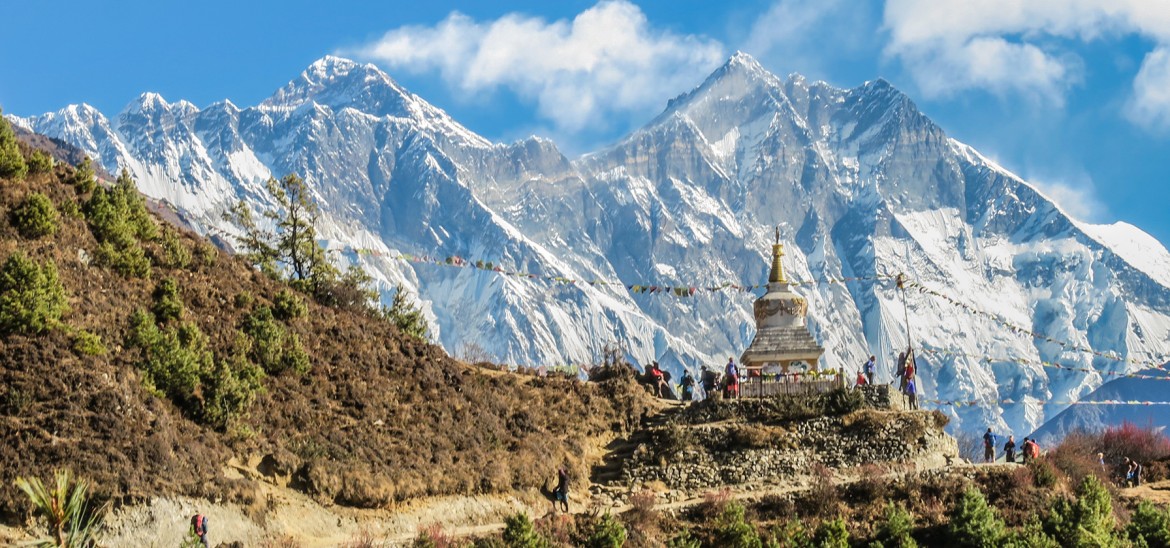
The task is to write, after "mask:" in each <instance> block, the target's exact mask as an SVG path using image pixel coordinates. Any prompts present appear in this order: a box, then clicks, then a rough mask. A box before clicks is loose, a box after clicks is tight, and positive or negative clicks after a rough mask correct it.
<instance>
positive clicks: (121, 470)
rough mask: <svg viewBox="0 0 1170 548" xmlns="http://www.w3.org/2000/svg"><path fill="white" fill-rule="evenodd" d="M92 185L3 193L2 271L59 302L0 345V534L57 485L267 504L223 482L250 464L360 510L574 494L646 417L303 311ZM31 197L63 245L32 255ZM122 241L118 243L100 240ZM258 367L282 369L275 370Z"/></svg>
mask: <svg viewBox="0 0 1170 548" xmlns="http://www.w3.org/2000/svg"><path fill="white" fill-rule="evenodd" d="M0 123H2V122H0ZM21 150H22V152H23V154H24V155H25V157H26V158H28V157H29V155H30V149H28V148H27V146H25V145H21ZM87 178H88V176H80V177H79V176H78V175H77V173H76V172H75V170H74V169H73V168H70V167H67V166H62V165H58V166H56V167H54V168H53V169H51V170H50V171H48V172H43V173H30V174H29V175H28V176H27V177H26V178H24V180H15V179H3V178H0V263H3V262H5V261H8V260H9V259H10V258H11V257H13V256H16V255H22V256H25V257H27V258H28V259H31V260H32V261H33V263H34V264H37V265H41V266H44V265H47V264H48V263H53V264H55V266H56V270H57V272H58V278H59V281H60V285H61V287H62V288H63V290H64V295H65V298H66V302H67V310H66V311H65V312H64V313H63V314H62V315H61V316H60V319H59V320H51V321H49V322H47V325H46V327H47V329H46V330H45V331H44V332H41V333H36V332H35V331H26V332H21V331H19V330H8V332H6V333H4V334H3V335H2V336H0V381H2V384H0V386H3V388H2V389H0V390H2V392H0V413H2V415H0V417H2V420H0V440H3V442H2V443H0V462H4V463H6V464H5V466H3V467H2V468H0V516H2V517H3V519H4V521H5V522H8V523H18V522H21V521H22V520H23V517H24V515H25V512H26V506H27V504H26V501H25V498H24V496H23V494H20V493H19V492H18V491H17V490H16V488H15V487H14V486H13V480H14V479H15V478H16V477H18V476H29V475H35V476H39V477H49V475H50V474H51V472H52V470H54V469H57V468H61V467H66V468H71V469H73V470H74V471H75V472H77V473H78V474H79V475H82V476H85V477H88V478H90V479H92V480H93V481H94V483H95V486H96V487H95V488H96V492H97V494H98V495H99V497H101V498H103V499H108V500H113V501H115V502H117V503H120V504H129V503H135V502H142V501H146V500H149V499H151V498H153V497H158V496H165V495H188V496H198V497H206V498H209V499H216V500H228V501H236V502H239V503H241V504H243V505H244V506H245V507H248V506H255V505H263V504H265V501H264V500H263V499H262V498H261V497H258V495H257V493H258V491H257V483H256V482H255V481H252V480H248V479H241V478H239V477H238V474H235V475H229V474H226V473H225V469H226V468H227V466H228V463H229V462H258V463H259V465H258V469H259V470H260V471H261V473H262V474H264V475H266V476H268V477H267V479H268V480H269V481H270V482H279V483H281V484H287V485H288V486H289V487H291V488H292V489H294V490H296V491H298V492H301V493H304V494H307V495H309V496H311V497H312V498H314V499H315V500H317V501H319V502H321V503H326V504H338V505H344V506H353V507H363V508H382V507H387V506H389V505H392V504H395V503H397V502H401V501H404V500H407V499H412V498H417V497H425V496H436V495H449V494H490V493H501V492H512V491H514V490H525V489H529V488H533V487H536V486H540V485H543V484H544V481H545V480H546V479H548V478H550V477H555V473H554V471H555V469H556V467H557V466H559V465H560V464H561V463H566V464H568V465H569V466H570V468H571V469H572V470H574V473H577V474H581V475H585V474H586V473H587V466H586V459H587V458H588V455H589V454H591V450H592V448H593V447H594V446H595V444H596V443H598V442H604V441H605V440H607V439H609V438H611V437H613V436H615V435H618V434H620V433H622V432H624V431H626V430H627V429H629V428H630V427H631V426H632V425H633V424H634V423H636V421H637V417H639V416H640V414H641V413H642V409H643V407H644V405H645V404H644V400H643V398H642V396H641V392H636V391H634V390H633V384H632V382H631V381H630V380H629V378H628V377H619V378H616V379H613V380H611V381H608V382H605V383H600V384H595V383H589V384H586V383H580V382H577V381H576V380H570V379H567V378H563V377H549V378H537V377H526V376H520V375H502V374H499V373H498V372H494V371H488V370H482V369H480V368H477V367H474V366H469V365H467V364H465V363H461V362H459V361H456V360H454V359H452V358H450V357H449V356H448V355H447V354H446V353H444V352H443V351H442V349H441V348H439V347H436V346H433V345H431V344H427V343H425V342H422V341H419V340H416V339H414V338H411V337H408V336H405V335H403V334H402V333H400V332H399V331H398V330H397V329H396V328H395V327H394V326H393V325H392V324H391V323H390V322H388V321H385V320H382V319H379V318H377V317H375V316H373V315H371V314H368V313H363V312H360V311H346V310H340V309H335V308H330V307H325V306H321V305H318V304H316V303H315V302H313V301H312V300H311V299H309V298H307V297H305V296H303V295H297V294H295V292H292V291H291V290H290V289H289V287H288V286H286V285H285V284H284V283H283V282H280V281H277V280H274V279H272V278H270V277H268V276H266V275H264V274H262V273H260V272H259V271H257V270H256V269H254V268H253V267H252V266H251V265H250V264H247V263H246V262H245V261H244V260H242V259H241V258H238V257H234V256H231V255H229V254H227V253H225V252H224V251H222V250H219V249H217V248H215V247H214V246H212V245H211V244H210V243H209V242H208V241H206V240H204V239H202V238H200V237H198V236H196V235H194V234H192V233H190V232H185V231H181V230H179V229H177V228H175V227H174V226H172V225H170V224H168V223H166V222H165V221H162V220H161V219H160V218H158V217H157V216H156V215H154V214H153V213H150V214H147V213H146V209H145V207H144V204H143V202H142V198H141V196H139V195H138V194H137V193H136V192H131V193H129V194H126V195H123V194H120V192H121V191H122V190H124V189H125V188H132V187H127V186H123V187H119V188H105V189H103V188H102V187H100V186H95V185H93V183H92V181H90V182H89V183H85V182H83V181H82V179H87ZM95 188H96V190H95ZM36 193H40V194H43V195H45V196H47V197H48V201H49V202H51V203H52V206H53V209H55V210H56V211H57V212H59V213H58V220H57V222H56V223H55V224H56V225H57V230H56V231H55V233H53V234H47V235H43V236H40V237H35V238H32V237H27V235H22V234H23V232H22V231H18V229H17V228H16V226H15V225H16V224H18V221H17V219H18V217H20V215H21V214H19V213H17V211H18V210H21V211H23V207H24V206H23V204H25V203H26V201H28V200H29V197H30V196H33V195H34V194H36ZM99 193H100V194H102V195H103V196H106V197H107V198H108V201H107V203H106V207H114V206H111V205H110V203H113V204H115V205H118V204H119V203H121V202H119V199H121V198H118V197H119V196H123V197H124V202H125V203H121V206H119V207H124V209H125V211H122V210H117V209H115V210H112V211H115V212H117V213H121V214H123V215H122V217H123V218H122V219H121V220H119V219H112V218H111V215H110V214H109V212H110V211H111V210H108V209H106V210H103V209H101V208H99V207H97V206H94V205H93V204H94V196H95V195H96V194H99ZM34 201H35V200H34ZM103 211H104V213H103ZM116 216H117V215H114V217H116ZM99 219H105V220H104V221H100V220H99ZM123 221H124V222H127V223H130V224H132V225H133V231H132V236H130V237H129V241H123V239H124V238H126V236H125V235H124V234H123V235H121V236H119V235H118V233H117V232H114V231H113V229H112V228H110V227H111V226H122V225H118V224H117V223H119V222H123ZM103 223H104V224H103ZM152 227H153V228H152ZM99 236H100V238H101V241H99ZM120 238H121V239H120ZM136 250H137V251H136ZM135 253H139V254H138V255H135ZM135 257H137V258H138V259H141V261H139V260H136V259H135ZM143 261H145V262H143ZM101 264H109V265H112V266H100V265H101ZM120 271H124V272H131V274H129V275H127V274H122V273H119V272H120ZM166 280H173V281H174V284H173V286H172V285H171V284H170V282H167V281H166ZM5 283H8V282H5ZM5 287H7V286H5ZM167 287H173V288H174V289H177V291H176V292H173V293H172V292H168V290H167V289H166V288H167ZM6 291H7V290H6ZM175 293H177V297H178V301H179V302H178V304H177V305H176V300H175V298H174V297H175ZM8 296H9V294H8V293H7V292H6V293H5V294H4V298H5V299H7V298H8ZM42 297H43V295H42V296H41V297H37V299H35V300H36V301H37V302H48V301H50V300H51V299H45V298H42ZM298 302H299V303H303V308H301V305H298V304H296V303H298ZM6 310H7V309H6ZM273 310H275V311H276V313H275V315H276V317H275V318H274V317H273V315H272V314H270V313H269V312H271V311H273ZM138 311H142V313H138V314H136V312H138ZM148 311H150V312H153V313H150V312H148ZM265 311H268V312H265ZM282 311H283V314H282ZM172 315H173V316H174V317H171V316H172ZM5 318H7V316H5ZM150 318H153V321H152V320H150ZM6 321H7V320H6ZM245 332H246V333H247V334H245ZM95 336H96V338H95ZM97 338H100V341H99V340H98V339H97ZM274 341H275V342H274ZM273 345H275V346H273ZM301 350H303V353H302V352H301ZM269 352H277V353H278V354H280V355H281V356H282V357H281V359H280V361H279V363H280V364H287V365H288V367H287V368H285V365H280V368H283V369H284V370H283V371H281V370H278V369H277V368H273V369H270V367H269V366H270V364H269V361H266V360H268V357H269V356H268V354H267V353H269ZM273 363H276V362H273ZM266 370H267V372H265V371H266ZM191 371H194V372H195V373H196V374H195V376H194V377H184V375H186V374H187V373H189V372H191ZM302 371H303V373H302ZM191 378H193V379H194V380H192V381H191V384H190V385H184V384H182V383H180V382H178V381H176V380H175V379H178V380H183V379H191ZM251 383H255V384H256V385H257V386H258V388H259V390H258V391H255V392H252V391H250V390H249V389H248V387H249V386H251ZM148 384H150V385H151V387H149V388H148V386H147V385H148ZM278 478H279V479H278Z"/></svg>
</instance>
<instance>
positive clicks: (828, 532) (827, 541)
mask: <svg viewBox="0 0 1170 548" xmlns="http://www.w3.org/2000/svg"><path fill="white" fill-rule="evenodd" d="M813 546H814V547H816V548H849V530H848V529H846V528H845V520H843V519H841V518H839V517H838V518H835V519H831V520H828V521H822V522H821V524H820V525H818V526H817V530H816V532H815V533H813Z"/></svg>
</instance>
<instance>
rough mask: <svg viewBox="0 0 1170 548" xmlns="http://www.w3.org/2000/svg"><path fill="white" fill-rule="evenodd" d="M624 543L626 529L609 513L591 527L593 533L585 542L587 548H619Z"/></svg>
mask: <svg viewBox="0 0 1170 548" xmlns="http://www.w3.org/2000/svg"><path fill="white" fill-rule="evenodd" d="M625 543H626V528H625V526H623V525H622V522H620V521H618V520H617V518H615V517H613V516H612V515H610V514H609V513H606V514H605V515H603V516H601V519H600V520H598V522H597V523H596V524H595V525H594V526H593V531H592V532H591V533H590V534H589V538H588V539H587V540H586V541H585V546H587V547H588V548H621V547H622V546H623V545H625Z"/></svg>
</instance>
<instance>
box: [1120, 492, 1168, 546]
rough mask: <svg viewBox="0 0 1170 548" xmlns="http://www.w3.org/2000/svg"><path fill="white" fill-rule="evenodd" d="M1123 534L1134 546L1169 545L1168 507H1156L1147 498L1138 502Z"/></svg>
mask: <svg viewBox="0 0 1170 548" xmlns="http://www.w3.org/2000/svg"><path fill="white" fill-rule="evenodd" d="M1125 534H1126V536H1127V537H1129V540H1130V541H1131V542H1133V544H1134V546H1143V545H1144V546H1149V547H1151V548H1165V547H1170V509H1166V508H1158V507H1157V506H1154V504H1153V503H1151V502H1150V501H1148V500H1143V501H1141V502H1139V503H1138V505H1137V508H1136V509H1134V512H1133V515H1132V516H1130V518H1129V525H1127V526H1126V528H1125ZM1143 543H1144V544H1143Z"/></svg>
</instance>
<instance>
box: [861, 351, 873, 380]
mask: <svg viewBox="0 0 1170 548" xmlns="http://www.w3.org/2000/svg"><path fill="white" fill-rule="evenodd" d="M861 370H862V371H863V372H865V381H866V384H873V375H874V372H875V371H876V370H877V357H876V356H873V355H871V356H870V357H869V361H867V362H865V364H863V365H862V366H861Z"/></svg>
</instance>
